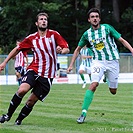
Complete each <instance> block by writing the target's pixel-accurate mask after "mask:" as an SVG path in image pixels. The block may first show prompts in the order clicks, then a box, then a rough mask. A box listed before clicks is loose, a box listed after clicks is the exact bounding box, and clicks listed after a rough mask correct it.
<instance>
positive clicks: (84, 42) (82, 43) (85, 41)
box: [78, 31, 89, 48]
mask: <svg viewBox="0 0 133 133" xmlns="http://www.w3.org/2000/svg"><path fill="white" fill-rule="evenodd" d="M88 44H89V41H88V34H87V31H86V32H84V34H83V35H82V36H81V38H80V40H79V43H78V46H80V47H81V48H82V47H84V46H85V45H87V46H88Z"/></svg>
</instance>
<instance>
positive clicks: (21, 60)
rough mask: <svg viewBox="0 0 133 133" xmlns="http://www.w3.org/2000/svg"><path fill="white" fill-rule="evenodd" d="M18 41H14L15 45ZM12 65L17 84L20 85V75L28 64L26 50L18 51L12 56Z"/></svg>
mask: <svg viewBox="0 0 133 133" xmlns="http://www.w3.org/2000/svg"><path fill="white" fill-rule="evenodd" d="M19 43H20V41H19V40H17V41H16V45H18V44H19ZM13 59H14V60H15V62H14V67H15V74H16V78H17V81H18V84H19V85H20V84H21V82H22V76H23V75H24V72H25V67H26V68H27V66H28V56H27V52H22V51H20V52H19V53H18V54H17V55H16V56H15V57H14V58H13Z"/></svg>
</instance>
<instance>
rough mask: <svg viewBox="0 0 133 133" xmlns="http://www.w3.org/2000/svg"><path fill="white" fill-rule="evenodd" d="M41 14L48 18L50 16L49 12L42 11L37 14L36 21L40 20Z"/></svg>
mask: <svg viewBox="0 0 133 133" xmlns="http://www.w3.org/2000/svg"><path fill="white" fill-rule="evenodd" d="M39 16H46V17H47V18H49V16H48V14H47V13H45V12H41V13H39V14H38V15H37V16H36V21H38V18H39Z"/></svg>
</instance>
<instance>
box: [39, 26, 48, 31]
mask: <svg viewBox="0 0 133 133" xmlns="http://www.w3.org/2000/svg"><path fill="white" fill-rule="evenodd" d="M38 29H39V30H40V31H45V30H46V29H47V27H45V28H43V27H38Z"/></svg>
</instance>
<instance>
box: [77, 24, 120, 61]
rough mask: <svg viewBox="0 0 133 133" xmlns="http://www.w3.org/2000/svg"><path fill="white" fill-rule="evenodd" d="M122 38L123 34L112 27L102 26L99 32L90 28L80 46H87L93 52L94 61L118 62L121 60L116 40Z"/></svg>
mask: <svg viewBox="0 0 133 133" xmlns="http://www.w3.org/2000/svg"><path fill="white" fill-rule="evenodd" d="M120 37H121V34H120V33H118V32H117V31H116V30H115V29H114V28H113V27H112V26H110V25H108V24H101V25H100V28H99V29H97V30H94V29H93V28H92V27H90V28H89V29H88V30H87V31H85V32H84V34H83V35H82V37H81V39H80V41H79V43H78V46H80V47H84V46H85V45H87V47H89V48H90V49H91V50H92V52H93V59H94V60H116V59H119V52H118V49H117V45H116V43H115V41H114V39H116V40H118V39H119V38H120Z"/></svg>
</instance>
